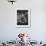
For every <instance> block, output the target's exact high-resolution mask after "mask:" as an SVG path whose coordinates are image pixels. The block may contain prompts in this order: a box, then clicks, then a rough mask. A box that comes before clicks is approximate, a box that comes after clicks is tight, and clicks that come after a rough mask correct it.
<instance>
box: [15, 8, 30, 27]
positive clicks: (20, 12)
mask: <svg viewBox="0 0 46 46" xmlns="http://www.w3.org/2000/svg"><path fill="white" fill-rule="evenodd" d="M16 25H17V27H29V26H30V10H29V9H17V24H16Z"/></svg>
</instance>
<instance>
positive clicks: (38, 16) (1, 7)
mask: <svg viewBox="0 0 46 46" xmlns="http://www.w3.org/2000/svg"><path fill="white" fill-rule="evenodd" d="M45 5H46V4H45V0H17V2H16V3H14V5H12V4H11V3H9V2H7V0H0V40H11V39H12V40H15V39H16V37H17V34H18V33H19V32H21V31H22V32H25V33H29V34H30V35H31V38H32V39H33V40H37V41H40V40H46V37H45V35H46V21H45V20H46V13H45V12H46V8H45V7H46V6H45ZM17 8H29V9H30V8H31V27H30V28H26V29H25V28H16V9H17Z"/></svg>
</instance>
